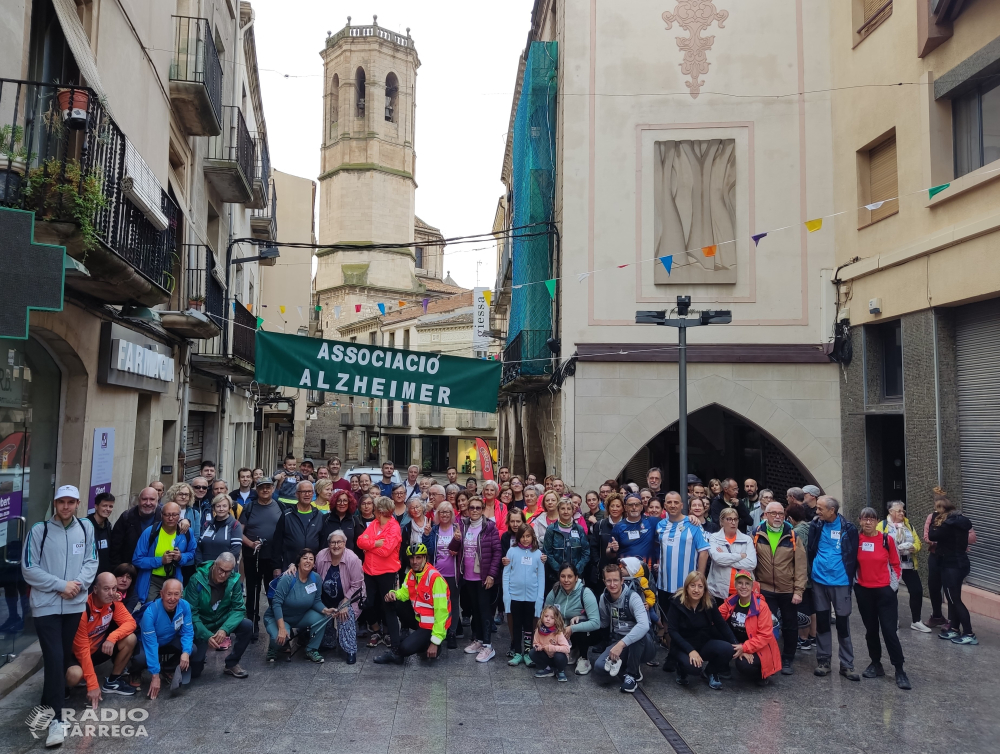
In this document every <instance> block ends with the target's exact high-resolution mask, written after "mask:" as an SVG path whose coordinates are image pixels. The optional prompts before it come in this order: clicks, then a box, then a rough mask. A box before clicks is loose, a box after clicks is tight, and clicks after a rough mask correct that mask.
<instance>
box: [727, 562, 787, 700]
mask: <svg viewBox="0 0 1000 754" xmlns="http://www.w3.org/2000/svg"><path fill="white" fill-rule="evenodd" d="M733 578H734V579H735V581H736V594H734V595H733V596H732V597H730V598H729V599H728V600H726V601H725V602H723V603H722V604H721V605H719V613H720V614H721V615H722V617H723V619H724V620H727V621H729V627H730V628H731V629H732V630H733V634H734V635H735V636H736V640H737V641H739V642H740V643H739V648H738V649H737V650H736V655H735V659H736V669H737V670H738V671H739V672H740V675H742V676H745V677H747V678H753V679H755V680H756V681H757V685H758V686H766V685H767V684H768V683H769V681H768V678H770V677H771V676H772V675H774V674H775V673H777V672H778V671H779V670H781V650H780V649H779V648H778V642H777V641H776V640H775V638H774V629H773V627H772V621H771V609H770V608H769V607H768V606H767V602H765V601H764V598H763V597H761V596H760V595H759V594H754V591H753V574H752V573H750V571H737V572H736V576H734V577H733Z"/></svg>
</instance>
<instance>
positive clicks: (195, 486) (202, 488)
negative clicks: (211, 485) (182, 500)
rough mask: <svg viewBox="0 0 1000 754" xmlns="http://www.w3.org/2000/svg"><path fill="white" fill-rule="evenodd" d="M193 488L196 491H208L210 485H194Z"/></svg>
mask: <svg viewBox="0 0 1000 754" xmlns="http://www.w3.org/2000/svg"><path fill="white" fill-rule="evenodd" d="M191 487H192V488H194V489H196V490H207V489H208V485H207V484H192V485H191Z"/></svg>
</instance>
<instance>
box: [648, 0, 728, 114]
mask: <svg viewBox="0 0 1000 754" xmlns="http://www.w3.org/2000/svg"><path fill="white" fill-rule="evenodd" d="M727 18H729V11H727V10H718V9H716V7H715V3H714V2H712V0H679V1H678V3H677V7H675V8H674V12H673V13H671V12H670V11H663V20H664V21H665V22H666V24H667V29H672V28H673V25H674V24H677V25H678V26H679V27H681V28H682V29H683V30H684V31H686V32H687V33H688V36H687V37H686V38H685V37H677V47H678V48H679V49H680V50H683V52H684V60H683V62H681V64H680V66H681V73H683V74H684V75H685V76H690V77H691V80H690V81H685V82H684V83H685V84H686V85H687V88H688V89H690V90H691V97H692V98H697V96H698V95H699V94H700V93H701V85H702V83H703V82H702V81H701V78H700V77H701V76H704V75H705V74H706V73H708V55H707V52H708V51H709V50H711V49H712V45H713V44H714V43H715V37H714V36H710V37H703V36H702V35H701V33H702V32H703V31H705V30H706V29H708V28H709V27H710V26H711V25H712V22H713V21H715V22H718V24H719V28H720V29H724V28H726V27H725V26H724V25H723V21H725V20H726V19H727Z"/></svg>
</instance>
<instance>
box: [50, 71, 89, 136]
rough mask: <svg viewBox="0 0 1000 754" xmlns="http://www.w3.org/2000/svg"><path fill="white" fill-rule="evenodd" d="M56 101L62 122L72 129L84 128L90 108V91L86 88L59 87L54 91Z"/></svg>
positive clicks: (80, 129) (79, 129)
mask: <svg viewBox="0 0 1000 754" xmlns="http://www.w3.org/2000/svg"><path fill="white" fill-rule="evenodd" d="M56 83H57V84H58V83H59V82H58V81H56ZM56 102H57V103H58V105H59V112H60V113H62V119H63V123H65V124H66V125H67V126H68V127H69V128H72V129H73V130H74V131H82V130H83V129H84V128H86V126H87V113H88V111H89V108H90V93H89V92H88V91H87V90H86V89H76V88H66V87H63V88H60V89H59V90H58V91H57V92H56Z"/></svg>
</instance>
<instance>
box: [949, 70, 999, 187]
mask: <svg viewBox="0 0 1000 754" xmlns="http://www.w3.org/2000/svg"><path fill="white" fill-rule="evenodd" d="M951 116H952V131H953V133H954V134H955V177H956V178H959V177H961V176H963V175H965V174H966V173H971V172H972V171H973V170H977V169H979V168H981V167H983V165H988V164H989V163H991V162H993V161H995V160H998V159H1000V78H993V79H992V80H988V81H987V82H986V83H985V84H983V85H981V86H979V87H977V88H976V89H975V90H974V91H972V92H969V93H967V94H964V95H962V96H961V97H956V98H955V99H954V100H952V103H951Z"/></svg>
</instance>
